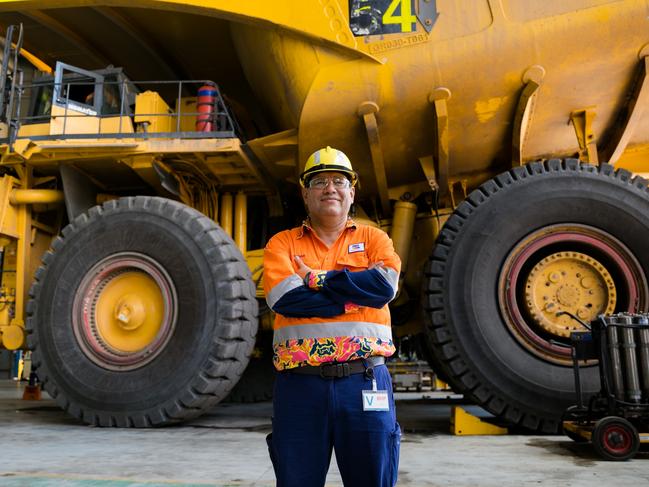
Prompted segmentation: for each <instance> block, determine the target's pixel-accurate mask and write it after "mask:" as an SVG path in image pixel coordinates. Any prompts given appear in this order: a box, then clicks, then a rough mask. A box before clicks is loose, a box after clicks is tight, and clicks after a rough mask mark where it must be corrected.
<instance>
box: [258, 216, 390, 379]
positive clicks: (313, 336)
mask: <svg viewBox="0 0 649 487" xmlns="http://www.w3.org/2000/svg"><path fill="white" fill-rule="evenodd" d="M296 255H297V256H300V257H301V258H302V261H303V262H304V264H305V265H306V266H308V267H310V268H311V269H314V270H318V271H345V270H346V271H348V272H349V273H350V274H345V275H341V273H329V274H328V276H329V275H331V274H337V277H340V278H342V279H337V278H336V277H332V278H331V279H330V282H331V284H328V279H329V277H327V278H324V281H323V284H322V288H321V290H313V289H310V288H309V287H307V286H306V285H305V283H304V281H303V279H302V278H301V277H300V276H299V275H298V274H297V273H296V271H297V269H298V265H297V263H296V262H295V259H294V257H295V256H296ZM379 262H383V265H382V266H377V267H375V269H374V270H373V271H369V272H368V273H365V274H357V275H356V276H354V274H353V273H356V272H360V271H367V270H368V268H369V267H370V266H371V265H373V264H377V263H379ZM400 271H401V260H400V259H399V256H398V255H397V253H396V252H395V250H394V246H393V244H392V240H390V238H389V237H388V236H387V235H386V233H385V232H383V230H380V229H378V228H374V227H371V226H369V225H361V224H357V223H355V222H354V221H353V220H351V219H349V220H348V221H347V225H346V227H345V229H344V230H343V232H342V233H341V234H340V236H339V237H338V239H337V240H336V242H335V243H334V244H333V245H332V246H331V247H327V246H326V245H325V243H324V242H322V240H320V238H318V236H317V234H316V233H315V231H314V230H313V229H312V228H311V227H310V226H309V223H308V220H307V221H305V222H304V223H303V224H302V226H301V227H298V228H293V229H291V230H285V231H283V232H280V233H278V234H277V235H275V236H274V237H273V238H271V239H270V241H269V242H268V244H267V245H266V248H265V250H264V292H265V294H266V301H267V303H268V305H269V306H270V308H271V309H273V310H275V309H276V308H277V309H280V308H281V309H286V308H285V307H282V306H280V304H281V303H283V302H287V301H291V295H292V297H293V304H291V307H292V309H294V310H295V311H296V312H295V313H293V316H285V315H283V314H282V313H281V312H280V311H276V313H277V314H276V316H275V322H274V326H273V329H274V336H273V362H274V364H275V367H276V368H277V370H286V369H291V368H294V367H300V366H304V365H316V366H317V365H321V364H323V363H326V362H346V361H349V360H355V359H360V358H367V357H370V356H374V355H382V356H386V357H387V356H390V355H392V354H393V353H394V351H395V347H394V343H393V341H392V329H391V326H390V310H389V309H388V306H387V302H388V301H390V300H391V299H393V298H394V297H395V296H396V293H397V288H398V283H399V273H400ZM349 276H351V277H352V278H356V279H351V280H350V279H347V278H348V277H349ZM321 277H324V273H322V274H321ZM360 277H363V279H358V278H360ZM365 278H367V280H369V282H370V285H367V286H366V287H367V291H365V290H364V289H363V287H362V286H360V287H358V286H356V285H355V283H364V282H365ZM334 282H335V283H336V284H335V286H336V288H334ZM341 282H342V284H340V283H341ZM372 283H377V285H376V286H372V285H371V284H372ZM329 286H331V287H329ZM346 286H347V287H346ZM376 289H380V292H379V291H375V290H376ZM347 290H349V296H350V299H349V300H347V299H346V298H345V296H346V295H347V293H346V291H347ZM373 292H374V293H375V294H372V293H373ZM386 292H387V298H386V297H385V295H386ZM317 293H321V294H320V295H317ZM365 293H367V296H365ZM376 293H379V294H381V293H382V294H383V295H384V296H383V298H380V297H379V298H378V300H376V299H374V297H375V296H376V295H377V294H376ZM296 296H297V302H295V301H296V299H295V297H296ZM354 296H356V298H357V300H359V301H363V300H365V301H366V302H368V303H372V304H370V305H366V306H363V305H359V304H358V303H355V302H354V301H352V298H353V297H354ZM361 297H362V298H363V299H360V298H361ZM365 298H367V299H365ZM329 299H331V300H332V301H328V300H329ZM334 301H335V302H334ZM375 302H377V303H379V304H378V306H377V305H376V304H375ZM374 306H377V307H374ZM337 313H338V314H337ZM286 314H291V313H288V312H287V311H286Z"/></svg>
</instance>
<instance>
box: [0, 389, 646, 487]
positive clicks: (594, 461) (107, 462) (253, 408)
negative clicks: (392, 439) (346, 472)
mask: <svg viewBox="0 0 649 487" xmlns="http://www.w3.org/2000/svg"><path fill="white" fill-rule="evenodd" d="M23 385H24V383H23V384H19V383H16V382H13V381H8V380H3V381H0V426H1V428H2V433H1V435H2V436H1V438H2V448H1V449H0V486H1V487H50V486H52V487H163V486H166V487H168V486H186V487H188V486H218V487H224V486H255V487H262V486H263V487H266V486H269V487H270V486H273V485H274V476H273V471H272V466H271V464H270V460H269V458H268V455H267V451H266V446H265V442H264V437H265V435H266V434H267V433H268V432H269V431H270V412H271V405H270V403H260V404H248V405H232V404H223V405H219V406H217V407H216V408H215V409H214V410H213V411H211V412H210V413H209V414H207V415H205V416H203V417H201V418H199V419H197V420H194V421H192V422H189V423H187V424H183V425H180V426H173V427H167V428H158V429H148V430H133V429H131V430H119V429H102V428H94V427H90V426H86V425H84V424H82V423H80V422H78V421H76V420H74V419H72V418H69V417H68V416H67V415H66V414H65V413H64V412H62V411H61V410H59V409H58V408H57V407H56V406H55V405H54V402H53V401H52V400H50V399H47V398H45V399H43V400H41V401H37V402H36V401H23V400H21V399H20V397H21V396H22V387H23ZM427 396H428V397H427ZM433 396H434V397H433ZM421 397H422V395H421V394H419V395H417V394H411V393H405V394H399V395H398V397H397V399H398V405H397V410H398V414H399V419H400V422H401V424H402V426H403V427H404V429H405V432H404V436H403V442H402V448H401V464H400V469H399V484H398V485H400V486H422V487H425V486H440V487H441V486H453V487H458V486H494V487H521V486H528V485H551V486H583V487H595V486H613V485H647V484H648V483H649V463H648V460H649V452H641V453H640V454H639V455H638V456H637V457H636V459H634V460H632V461H630V462H624V463H612V462H604V461H600V460H599V459H598V458H597V457H596V456H595V455H594V453H593V451H592V449H591V447H590V445H587V444H586V445H583V444H582V445H578V444H576V443H573V442H572V441H570V440H569V439H568V438H566V437H563V436H523V435H508V436H482V437H467V436H464V437H455V436H452V435H450V434H449V433H448V428H449V415H450V407H451V405H450V404H449V403H453V402H458V401H459V398H450V399H444V397H443V394H442V395H440V394H439V393H434V394H431V393H429V394H428V395H426V394H424V399H421ZM416 398H419V400H415V399H416ZM474 412H479V411H478V410H477V409H476V408H474ZM341 485H342V483H341V482H340V478H339V475H338V471H337V469H336V466H335V463H334V461H332V467H331V470H330V473H329V477H328V481H327V486H328V487H334V486H341ZM305 487H309V486H305Z"/></svg>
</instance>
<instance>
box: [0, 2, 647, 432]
mask: <svg viewBox="0 0 649 487" xmlns="http://www.w3.org/2000/svg"><path fill="white" fill-rule="evenodd" d="M648 12H649V2H647V1H640V0H638V1H634V0H625V1H605V0H572V1H569V2H566V1H559V0H551V1H546V2H517V1H514V0H470V1H466V2H451V1H424V0H349V1H345V0H319V1H315V0H313V1H309V2H298V1H297V0H293V1H291V0H287V1H285V2H267V1H264V0H252V1H247V2H231V1H225V0H211V1H202V2H199V1H183V2H181V1H176V0H168V1H146V2H126V1H110V2H101V1H94V2H90V3H88V2H74V1H63V0H62V1H56V2H38V1H31V0H24V1H13V2H3V3H2V4H1V5H0V24H2V25H3V26H5V27H6V26H8V25H15V24H19V23H22V24H23V25H24V32H25V38H24V46H23V47H24V48H25V49H26V50H27V51H29V52H31V53H34V54H36V55H37V56H38V57H39V58H40V59H41V60H42V61H44V62H45V63H46V64H49V65H52V66H54V64H55V63H56V62H63V63H67V64H68V65H71V66H78V67H79V68H83V69H84V70H88V71H89V72H95V71H97V70H101V69H104V68H106V67H107V66H108V65H113V66H120V67H122V68H123V69H124V72H126V73H128V76H129V79H130V80H146V79H158V80H165V79H168V80H177V79H186V80H214V81H216V82H217V83H218V85H219V87H220V92H221V93H223V94H224V100H225V104H226V105H227V106H228V107H229V110H230V111H231V112H232V114H233V117H234V119H236V120H237V121H238V125H237V127H236V130H235V132H236V136H233V138H232V139H230V140H229V141H225V140H224V139H223V137H220V136H217V135H215V136H214V137H213V138H214V141H210V140H205V141H203V142H200V143H199V142H195V143H193V144H190V143H189V142H188V141H187V140H182V136H178V135H176V136H174V137H175V138H174V140H176V139H178V140H176V142H169V141H160V142H146V143H144V142H142V145H141V147H140V149H137V150H135V149H133V150H130V149H128V148H126V147H125V146H124V140H125V139H124V137H123V136H122V135H120V136H119V137H118V138H117V139H118V142H116V143H115V144H116V145H115V147H114V149H111V150H108V149H106V147H105V146H104V147H103V148H100V149H95V151H98V152H95V155H94V156H93V154H92V153H88V152H84V153H83V154H79V153H77V154H75V153H74V152H73V151H72V150H70V149H71V147H70V141H69V140H68V139H70V140H71V139H73V138H74V136H73V135H74V134H68V135H69V137H65V134H63V135H61V134H58V136H57V137H58V138H57V141H56V142H55V143H52V142H51V141H48V140H47V136H44V138H43V139H42V140H37V138H35V137H34V136H33V135H34V133H31V135H30V132H29V130H30V129H29V126H28V125H27V124H24V125H23V126H22V127H21V130H22V132H20V131H19V132H18V134H19V135H18V139H17V141H16V144H14V145H13V146H11V145H7V146H5V147H4V148H3V150H4V152H3V156H2V157H3V159H2V161H3V164H5V165H6V166H10V165H20V164H25V165H27V166H29V167H33V168H36V169H37V171H40V173H42V174H45V175H50V176H55V177H58V176H57V175H58V174H59V167H60V166H71V167H74V168H76V169H79V170H81V171H82V172H83V173H84V174H85V175H86V176H88V177H90V178H94V180H95V181H98V182H103V185H104V188H103V190H104V192H107V193H114V194H117V195H141V194H147V195H149V194H151V193H154V194H158V195H163V196H166V197H172V196H171V195H170V194H169V193H166V192H165V191H164V190H165V188H166V189H168V187H166V186H165V183H164V181H162V182H160V180H159V178H162V179H163V180H164V175H162V176H161V173H160V171H159V168H158V169H156V164H157V162H156V163H154V161H158V162H162V163H163V166H160V167H165V168H171V169H169V171H168V173H167V175H168V176H169V175H173V174H176V173H175V172H174V171H176V170H177V169H178V167H180V166H179V165H180V162H179V161H182V163H183V164H185V165H186V166H191V167H193V168H199V169H200V170H201V171H202V172H203V173H204V174H207V175H208V176H207V179H208V180H209V184H207V186H205V188H210V189H204V191H205V192H206V194H209V193H210V191H212V193H213V196H214V195H216V196H215V201H216V205H217V206H218V205H219V197H223V196H224V195H225V192H226V191H227V192H239V193H241V194H242V195H243V194H244V193H246V194H247V195H248V197H249V198H250V197H257V198H261V199H262V200H263V199H264V198H265V199H266V200H267V201H266V203H264V205H261V206H259V207H257V206H256V205H257V203H253V202H251V203H250V204H249V206H248V207H249V209H250V213H251V214H252V213H257V214H258V215H265V216H268V217H269V218H275V217H276V218H281V217H282V216H283V217H284V223H283V224H284V226H286V225H288V222H289V221H291V220H294V219H295V218H296V217H297V216H298V215H297V214H298V213H299V210H296V208H295V205H292V204H291V203H290V202H291V198H292V196H291V195H292V194H294V193H295V191H296V186H295V185H296V183H297V175H298V174H299V173H300V171H301V167H302V166H303V164H304V161H305V160H306V158H307V156H308V155H309V154H310V153H312V152H313V151H314V150H316V149H318V148H320V147H323V146H326V145H330V146H333V147H336V148H338V149H340V150H343V151H344V152H345V153H346V154H347V155H348V156H349V157H350V159H351V161H352V163H353V164H354V168H355V169H356V170H357V171H358V172H359V174H360V183H361V186H360V188H359V191H358V192H357V203H358V213H359V217H361V218H367V219H369V220H370V221H372V222H374V224H376V225H380V226H383V227H384V228H386V229H388V230H389V231H390V232H391V236H392V237H393V239H394V241H395V247H397V250H398V252H399V253H400V255H401V257H402V260H404V262H405V263H406V265H404V269H405V275H404V278H403V281H402V284H401V293H400V296H399V298H398V299H397V300H396V301H395V302H394V303H393V319H394V328H395V334H396V335H397V336H399V337H402V336H406V335H416V336H418V337H419V338H420V341H421V344H422V345H421V346H422V348H423V350H420V352H421V353H425V354H426V355H427V356H428V359H429V360H430V361H431V363H432V364H433V366H434V368H435V369H436V371H437V372H439V373H441V374H442V375H444V376H445V378H447V379H448V380H449V381H450V382H451V384H453V385H454V386H455V387H456V388H457V389H458V390H459V391H461V392H464V393H465V394H467V395H468V396H469V397H472V398H473V399H474V400H476V401H477V402H478V403H480V404H482V405H484V406H485V407H486V408H487V409H489V410H490V411H492V412H494V413H495V414H499V415H502V416H503V417H505V418H506V419H508V420H510V421H512V422H514V423H518V424H522V425H524V426H526V427H529V428H532V429H539V430H542V431H554V430H556V428H557V426H558V424H559V421H558V416H559V414H560V411H561V409H562V407H564V405H567V404H570V402H571V394H572V390H571V387H572V384H571V378H572V375H571V370H570V361H569V347H568V344H569V339H568V338H569V337H568V334H569V332H570V330H573V329H576V328H579V327H580V326H581V325H579V324H578V323H577V322H575V321H574V320H572V319H571V318H570V317H569V316H568V315H560V314H558V313H559V312H561V311H567V312H569V313H571V314H573V315H575V316H577V317H578V318H579V319H581V320H582V321H584V320H585V321H588V320H590V319H593V318H594V317H595V316H596V315H597V313H600V312H605V311H606V312H613V311H639V310H644V309H646V307H647V305H649V285H648V284H647V278H646V275H647V272H648V271H649V262H646V261H647V260H648V259H647V258H645V257H643V256H642V255H641V251H640V248H642V245H643V244H642V240H641V239H640V238H639V237H637V236H635V235H631V232H630V230H629V228H634V227H635V228H637V229H638V228H639V229H640V230H639V231H638V232H636V234H637V235H646V234H644V233H643V232H644V231H645V230H647V228H645V225H647V223H646V222H645V220H646V216H645V215H647V212H646V211H645V210H644V204H645V203H644V200H645V199H646V196H643V194H644V193H643V188H644V187H645V183H644V182H643V180H642V179H641V178H636V179H633V178H632V176H631V175H630V174H629V173H627V172H626V171H623V170H620V171H618V172H615V171H614V169H618V168H628V169H630V170H632V171H634V172H635V173H636V174H640V175H642V174H645V175H646V174H649V166H648V165H647V164H648V163H649V157H648V156H649V111H648V110H645V106H646V104H647V103H648V100H649V81H648V80H647V66H648V61H647V60H648V59H649V34H648V33H647V32H649V30H648V29H647V27H648V25H647V24H648V22H649V21H648V20H647V13H648ZM133 83H134V84H135V85H138V83H137V81H133ZM139 88H140V89H141V90H142V91H144V90H145V89H146V88H145V87H144V84H141V85H140V86H139ZM180 91H181V98H183V99H187V100H189V99H191V98H192V97H193V96H195V94H194V93H190V92H183V90H182V89H181V90H180ZM156 93H158V94H159V96H160V98H161V99H164V101H166V103H167V105H168V106H169V107H170V108H169V117H170V120H173V117H174V116H176V115H177V117H178V118H180V117H181V114H180V113H181V110H180V108H178V109H177V110H176V111H174V110H175V108H174V103H173V102H172V100H173V99H174V98H175V97H176V96H178V94H177V93H176V90H175V89H173V90H172V89H170V88H169V87H167V88H165V87H160V88H157V89H156ZM138 96H141V95H138ZM156 96H157V95H156ZM190 102H191V100H190ZM180 104H181V102H180V101H178V102H177V103H176V108H177V107H178V106H180ZM136 106H137V105H136ZM140 113H141V112H140ZM174 114H176V115H174ZM121 115H123V114H121ZM118 118H119V117H118ZM133 123H134V124H135V125H136V126H137V125H138V124H139V121H138V118H137V116H136V117H135V118H134V119H133ZM33 130H35V129H33ZM137 130H138V129H137V128H134V129H133V132H134V133H135V132H136V131H137ZM21 134H22V135H21ZM50 135H52V134H50ZM30 137H31V138H30ZM192 137H193V136H192ZM21 140H22V142H21ZM93 143H94V142H93ZM129 143H132V142H129ZM138 143H140V142H138ZM21 144H22V145H21ZM147 144H148V145H147ZM45 146H47V147H45ZM66 146H67V148H68V149H67V150H66V149H65V147H66ZM27 149H29V150H27ZM129 150H130V152H129ZM99 153H101V154H99ZM187 153H191V154H193V156H192V157H193V158H192V157H188V156H185V155H181V154H187ZM573 158H574V159H573ZM564 159H565V160H564ZM577 159H579V160H581V161H582V162H586V163H591V164H594V166H585V165H581V164H579V163H578V161H577ZM538 160H543V161H546V162H544V163H543V164H531V165H529V164H528V165H526V164H527V163H529V162H532V161H538ZM604 161H610V163H611V164H613V166H614V167H612V166H609V165H607V164H602V163H603V162H604ZM173 164H176V166H175V167H174V166H173ZM219 164H220V165H219ZM225 165H229V166H228V168H225ZM125 166H126V167H125ZM217 168H220V169H217ZM224 168H225V169H224ZM241 168H244V169H245V173H246V174H245V177H243V178H242V179H235V180H230V183H226V182H224V181H226V179H224V178H225V177H226V176H227V174H228V170H242V169H241ZM226 169H227V170H226ZM129 170H130V171H129ZM120 171H126V172H129V176H128V181H129V184H120V179H121V178H120V177H117V175H118V174H120ZM169 177H171V176H169ZM246 178H247V179H246ZM126 179H127V178H126V176H125V177H124V179H121V180H122V181H126ZM167 182H168V181H167ZM210 185H211V186H210ZM472 191H473V193H471V192H472ZM217 193H219V194H220V196H219V194H217ZM631 195H632V196H631ZM176 196H178V195H176ZM228 198H231V196H228ZM176 199H180V200H181V201H183V202H184V203H186V204H190V206H192V205H193V206H194V207H196V205H195V204H194V203H190V202H189V200H187V198H185V199H183V198H182V197H180V196H178V198H176ZM251 201H252V200H251ZM220 204H221V208H222V207H223V205H226V206H227V205H231V204H232V200H231V199H229V200H228V199H225V200H220ZM625 205H627V206H625ZM298 206H299V205H298ZM87 209H88V208H81V210H87ZM212 209H213V213H211V214H209V215H208V216H210V217H211V218H212V219H214V220H218V221H219V223H220V224H221V225H222V226H225V227H227V224H226V223H225V222H223V221H222V219H221V218H220V217H219V212H218V210H217V209H215V208H212ZM68 211H69V205H68ZM201 211H203V210H201ZM453 212H454V213H453ZM244 213H245V207H244ZM451 213H453V215H452V216H451ZM638 215H640V216H638ZM449 217H450V219H449V222H448V224H447V225H446V227H445V229H444V230H443V231H442V232H441V234H440V226H441V224H442V223H444V222H445V221H446V220H447V219H448V218H449ZM273 221H275V220H273ZM637 222H639V223H637ZM647 226H649V225H647ZM253 232H256V233H255V235H256V236H255V239H256V241H257V244H256V245H254V244H252V243H251V242H250V240H248V242H247V243H246V242H245V241H243V240H242V239H243V237H240V238H239V240H238V241H237V243H238V244H239V245H238V246H239V248H240V249H241V250H242V251H243V252H244V253H245V252H246V251H251V250H253V248H254V247H257V246H263V243H264V240H265V238H267V237H269V236H270V235H268V234H267V233H268V227H267V226H265V225H264V227H263V229H254V230H252V229H251V233H253ZM226 233H228V232H227V231H226ZM230 233H231V232H230ZM438 236H439V238H438V239H437V243H434V241H435V238H437V237H438ZM490 245H493V246H492V247H490ZM254 259H257V260H254ZM258 259H259V253H258V252H257V253H255V252H249V253H248V262H249V265H250V266H251V268H252V269H253V271H254V269H255V266H256V265H258V263H259V262H258ZM408 259H409V262H410V264H409V265H408ZM142 265H143V266H144V267H146V266H145V265H144V264H142ZM147 269H148V267H147ZM152 269H153V268H152ZM482 270H484V273H481V271H482ZM253 274H254V272H253ZM555 277H556V278H555ZM111 279H112V278H111ZM254 279H255V280H256V279H257V277H254ZM161 286H162V287H163V288H164V286H163V285H162V284H161ZM422 289H423V292H422ZM88 292H90V291H88ZM258 297H260V296H259V293H258ZM422 303H423V308H422V306H421V304H422ZM609 308H610V309H609ZM413 309H419V310H421V309H423V312H422V313H421V314H423V316H424V318H422V316H421V315H420V313H419V312H413V311H412V310H413ZM591 372H592V371H591ZM596 379H597V378H596V376H595V375H594V374H593V373H591V375H590V378H588V379H586V380H585V384H586V386H585V387H586V390H590V391H594V390H596V385H595V382H596ZM518 396H520V398H519V397H518ZM100 422H101V421H100Z"/></svg>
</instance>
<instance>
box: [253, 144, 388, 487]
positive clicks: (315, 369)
mask: <svg viewBox="0 0 649 487" xmlns="http://www.w3.org/2000/svg"><path fill="white" fill-rule="evenodd" d="M356 182H357V175H356V173H355V172H354V170H353V169H352V165H351V163H350V161H349V159H348V158H347V156H346V155H345V154H344V153H342V152H341V151H339V150H336V149H332V148H331V147H327V148H325V149H320V150H318V151H316V152H315V153H313V154H312V155H311V157H309V159H308V160H307V163H306V166H305V169H304V172H303V173H302V175H301V176H300V184H301V186H302V197H303V199H304V203H305V205H306V208H307V212H308V219H307V220H306V221H305V222H304V223H303V224H302V226H301V227H299V228H293V229H292V230H286V231H283V232H280V233H278V234H277V235H275V236H274V237H273V238H271V239H270V241H269V242H268V244H267V246H266V249H265V252H264V290H265V293H266V300H267V302H268V305H269V306H270V307H271V309H272V310H273V311H275V313H276V317H275V323H274V337H273V360H274V363H275V367H276V368H277V370H278V373H277V377H276V381H275V390H274V395H273V414H274V416H273V433H272V435H269V437H268V446H269V451H270V455H271V459H272V461H273V466H274V469H275V475H276V477H277V485H278V487H293V486H295V487H298V486H299V487H318V486H323V485H324V483H325V478H326V475H327V471H328V469H329V463H330V460H331V451H332V448H333V449H334V451H335V452H336V461H337V463H338V467H339V469H340V473H341V476H342V479H343V483H344V484H345V485H346V486H356V487H363V486H367V487H383V486H385V487H392V486H393V485H395V484H396V479H397V469H398V463H399V445H400V437H401V432H400V429H399V425H398V423H397V422H396V416H395V411H394V400H393V397H392V384H391V380H390V374H389V373H388V370H387V368H386V366H385V357H388V356H390V355H392V354H393V353H394V345H393V342H392V332H391V328H390V311H389V309H388V306H387V303H388V302H389V301H391V300H392V299H393V298H394V296H395V295H396V292H397V285H398V280H399V272H400V269H401V262H400V260H399V257H398V256H397V254H396V252H395V251H394V247H393V245H392V241H391V240H390V238H389V237H388V236H387V235H386V234H385V233H384V232H383V231H382V230H380V229H377V228H374V227H371V226H368V225H360V224H357V223H355V222H354V221H353V220H352V219H351V218H349V209H350V207H351V205H352V203H353V201H354V194H355V185H356Z"/></svg>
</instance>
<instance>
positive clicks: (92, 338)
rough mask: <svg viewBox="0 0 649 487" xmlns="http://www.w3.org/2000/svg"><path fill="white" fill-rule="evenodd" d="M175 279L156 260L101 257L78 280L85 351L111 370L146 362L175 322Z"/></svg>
mask: <svg viewBox="0 0 649 487" xmlns="http://www.w3.org/2000/svg"><path fill="white" fill-rule="evenodd" d="M177 302H178V300H177V296H176V290H175V288H174V286H173V283H172V281H171V278H170V277H169V275H168V274H167V272H166V271H165V270H164V269H163V268H162V267H161V266H160V265H159V264H158V263H157V262H155V261H154V260H153V259H151V258H149V257H147V256H145V255H143V254H139V253H119V254H115V255H112V256H110V257H107V258H105V259H103V260H102V261H100V262H98V263H97V264H96V265H95V266H93V267H92V268H91V269H90V270H89V271H88V272H87V273H86V275H85V277H84V278H83V280H82V281H81V284H80V285H79V287H78V289H77V291H76V293H75V297H74V304H73V315H72V321H73V323H72V325H73V329H74V334H75V337H76V339H77V342H78V343H79V345H80V347H81V349H82V350H83V352H84V354H85V355H86V356H87V357H88V358H89V359H90V360H92V361H93V362H94V363H96V364H97V365H99V366H101V367H103V368H106V369H111V370H131V369H136V368H139V367H142V366H143V365H145V364H147V363H148V362H150V361H151V360H153V359H154V358H155V357H156V356H158V355H159V354H160V353H161V352H162V351H163V350H164V349H165V347H166V345H167V343H168V342H169V339H170V338H171V336H172V334H173V331H174V329H175V326H176V316H177Z"/></svg>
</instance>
